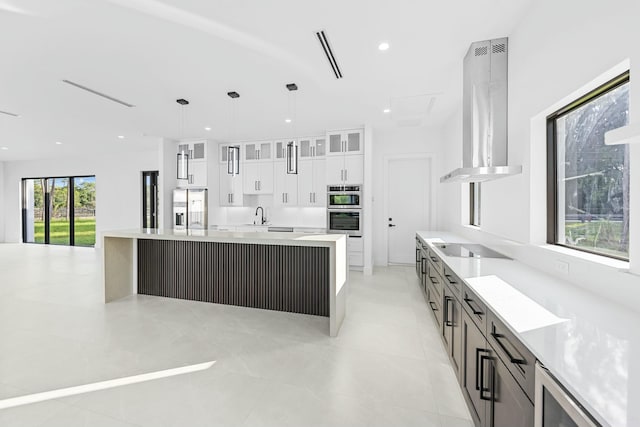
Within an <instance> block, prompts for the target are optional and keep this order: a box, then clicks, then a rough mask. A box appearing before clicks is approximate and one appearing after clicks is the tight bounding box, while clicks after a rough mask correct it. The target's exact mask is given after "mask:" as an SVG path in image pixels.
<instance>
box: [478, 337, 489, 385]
mask: <svg viewBox="0 0 640 427" xmlns="http://www.w3.org/2000/svg"><path fill="white" fill-rule="evenodd" d="M480 353H489V350H487V349H484V348H477V347H476V390H478V391H480V387H481V385H482V382H483V381H484V378H483V374H484V369H483V367H482V363H481V357H480ZM482 357H484V356H482Z"/></svg>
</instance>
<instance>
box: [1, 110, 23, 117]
mask: <svg viewBox="0 0 640 427" xmlns="http://www.w3.org/2000/svg"><path fill="white" fill-rule="evenodd" d="M0 114H6V115H7V116H11V117H20V114H16V113H10V112H9V111H0Z"/></svg>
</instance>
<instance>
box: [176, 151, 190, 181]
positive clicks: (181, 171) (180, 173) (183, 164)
mask: <svg viewBox="0 0 640 427" xmlns="http://www.w3.org/2000/svg"><path fill="white" fill-rule="evenodd" d="M176 170H177V176H176V178H178V179H189V153H186V152H184V151H181V152H179V153H178V165H177V169H176Z"/></svg>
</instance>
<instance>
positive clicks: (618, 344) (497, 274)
mask: <svg viewBox="0 0 640 427" xmlns="http://www.w3.org/2000/svg"><path fill="white" fill-rule="evenodd" d="M418 235H419V236H420V237H421V238H422V239H423V240H425V241H426V242H427V243H438V242H443V241H445V242H448V243H456V242H457V243H464V242H468V240H465V239H462V238H460V237H458V236H456V235H454V234H451V233H446V232H431V231H420V232H418ZM432 247H433V246H432ZM434 249H435V250H436V251H437V252H438V254H439V255H440V257H441V258H442V259H443V260H444V262H445V263H446V264H447V265H449V267H451V269H453V271H454V272H455V273H456V274H457V275H458V276H459V277H460V278H461V279H463V280H464V281H465V282H466V283H467V284H468V285H469V286H470V287H471V288H472V289H474V290H475V291H476V293H477V294H478V296H479V297H480V298H482V299H483V300H484V302H485V303H486V304H487V305H488V306H489V307H490V308H491V309H492V311H494V312H495V313H496V315H498V317H500V318H501V320H503V321H504V322H505V324H506V325H507V326H508V327H509V328H510V329H511V331H512V332H513V333H515V334H516V336H517V337H518V338H519V339H520V340H521V341H522V342H523V343H524V344H525V345H526V346H527V347H528V348H529V349H530V350H531V351H532V352H533V354H534V355H535V356H536V357H537V358H538V359H539V360H540V361H541V362H542V363H543V364H544V365H545V367H546V368H547V369H549V371H551V373H552V374H553V375H554V376H555V377H556V378H558V380H559V381H560V382H561V383H562V384H563V385H564V386H565V387H566V388H567V389H568V390H569V391H570V392H571V393H572V394H573V395H574V397H575V398H576V399H578V401H579V402H580V403H581V404H582V405H584V406H585V408H587V410H588V411H589V412H590V413H591V414H592V415H593V416H594V417H595V418H596V419H597V420H598V421H599V422H601V423H602V424H603V425H604V426H610V427H637V426H640V313H638V312H634V311H631V310H629V309H627V308H625V307H623V306H620V305H618V304H615V303H613V302H611V301H608V300H605V299H603V298H602V297H599V296H598V295H595V294H592V293H590V292H588V291H586V290H584V289H581V288H579V287H576V286H574V285H572V284H570V283H569V282H565V281H563V280H560V279H558V278H556V277H553V276H550V275H548V274H545V273H544V272H543V271H540V270H536V269H533V268H531V267H529V266H527V265H525V264H523V263H520V262H518V261H515V260H508V259H496V258H479V259H478V258H457V257H450V256H446V255H444V254H443V253H442V252H441V251H439V250H438V249H437V248H435V247H434ZM497 250H498V251H499V249H497ZM602 286H607V283H602ZM638 286H640V281H639V283H638Z"/></svg>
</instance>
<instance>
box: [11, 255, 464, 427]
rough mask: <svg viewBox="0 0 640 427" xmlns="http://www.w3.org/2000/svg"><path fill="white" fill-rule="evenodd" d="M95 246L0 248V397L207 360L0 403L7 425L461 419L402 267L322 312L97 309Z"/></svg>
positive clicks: (427, 321) (161, 306)
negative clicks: (332, 330)
mask: <svg viewBox="0 0 640 427" xmlns="http://www.w3.org/2000/svg"><path fill="white" fill-rule="evenodd" d="M99 261H100V258H99V251H97V250H93V249H85V248H66V247H45V246H37V245H14V244H0V400H2V399H7V398H11V397H16V396H22V395H27V394H31V393H37V392H43V391H49V390H55V389H60V388H64V387H71V386H77V385H81V384H87V383H93V382H98V381H105V380H111V379H115V378H122V377H127V376H132V375H138V374H143V373H147V372H154V371H158V370H164V369H170V368H176V367H180V366H185V365H191V364H196V363H202V362H208V361H212V360H215V361H216V363H215V364H214V365H213V367H211V368H210V369H207V370H205V371H200V372H195V373H190V374H185V375H180V376H175V377H170V378H164V379H160V380H154V381H148V382H144V383H139V384H133V385H127V386H122V387H117V388H112V389H108V390H102V391H96V392H91V393H86V394H81V395H77V396H72V397H67V398H61V399H56V400H49V401H45V402H41V403H35V404H29V405H24V406H19V407H15V408H10V409H4V410H0V425H1V426H3V427H8V426H20V427H29V426H91V427H96V426H131V425H137V426H385V427H386V426H425V427H436V426H439V427H471V426H472V422H471V421H470V416H469V413H468V410H467V408H466V406H465V403H464V400H463V397H462V393H461V392H460V390H459V388H458V385H457V383H456V379H455V376H454V373H453V371H452V369H451V366H450V365H449V362H448V359H447V356H446V354H445V352H444V348H443V346H442V344H441V342H440V339H439V337H438V334H437V331H436V328H435V327H434V324H433V321H432V319H431V317H430V316H431V315H430V313H429V312H428V311H427V306H426V304H425V302H424V299H423V297H422V295H421V292H420V290H419V288H418V286H417V279H416V277H415V273H414V269H413V268H411V267H390V268H381V269H377V270H376V271H375V274H374V275H373V276H368V277H367V276H363V275H362V274H359V273H352V274H351V277H350V284H349V294H348V295H349V298H348V314H347V319H346V320H345V323H344V325H343V327H342V330H341V332H340V336H339V337H338V338H330V337H328V336H327V331H328V321H327V320H326V319H324V318H319V317H313V316H303V315H293V314H288V313H278V312H270V311H262V310H253V309H245V308H239V307H230V306H220V305H214V304H207V303H198V302H191V301H181V300H173V299H165V298H157V297H148V296H135V297H131V298H126V299H124V300H120V301H117V302H113V303H110V304H106V305H105V304H103V303H102V289H101V281H100V262H99Z"/></svg>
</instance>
